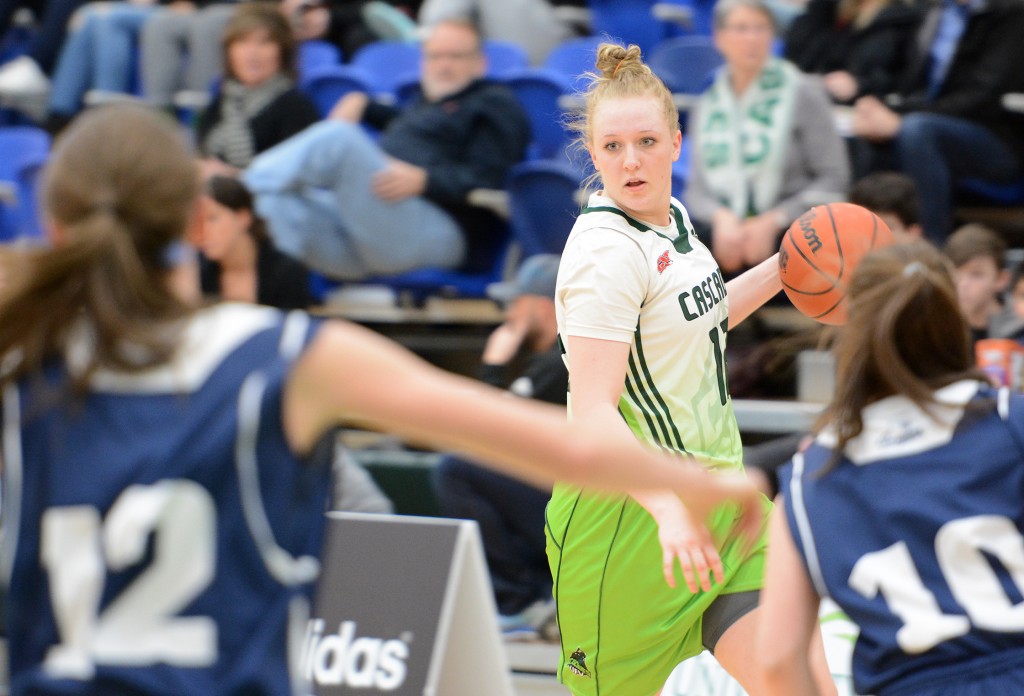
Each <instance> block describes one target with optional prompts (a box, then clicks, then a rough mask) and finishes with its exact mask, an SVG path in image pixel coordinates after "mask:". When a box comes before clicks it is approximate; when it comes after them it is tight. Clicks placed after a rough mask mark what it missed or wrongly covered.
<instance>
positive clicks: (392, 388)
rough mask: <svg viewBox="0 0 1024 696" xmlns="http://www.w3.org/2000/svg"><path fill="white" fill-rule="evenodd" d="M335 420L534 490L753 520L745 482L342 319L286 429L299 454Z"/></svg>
mask: <svg viewBox="0 0 1024 696" xmlns="http://www.w3.org/2000/svg"><path fill="white" fill-rule="evenodd" d="M339 420H340V421H345V422H348V423H353V424H360V425H364V426H368V427H373V428H379V429H381V430H387V431H390V432H394V433H397V434H399V435H401V436H402V437H404V438H407V439H409V440H412V441H415V442H419V443H423V444H427V445H430V446H432V447H435V448H439V449H454V450H458V451H461V452H463V453H465V454H467V455H470V456H472V457H474V458H477V459H481V460H483V461H485V462H488V463H490V464H491V465H492V466H494V467H495V468H499V469H501V470H503V471H505V472H508V473H511V474H513V475H515V476H519V477H520V478H525V479H528V480H530V481H534V482H538V483H550V482H552V481H554V480H566V481H571V482H575V483H578V484H586V485H587V486H591V487H595V486H596V487H600V488H606V489H624V488H633V489H657V488H670V489H673V490H675V491H676V492H678V493H679V494H680V496H681V497H682V498H683V500H684V502H685V503H686V505H687V506H688V507H689V508H691V509H692V510H694V512H695V513H697V514H698V515H699V514H705V513H707V512H708V511H710V509H711V508H712V507H714V506H715V505H716V504H718V503H720V502H722V501H724V500H726V499H728V498H735V499H736V500H737V501H738V502H739V503H740V504H741V505H743V506H744V507H745V508H746V509H749V510H750V511H751V516H752V517H759V514H754V511H755V510H756V507H755V506H756V505H757V504H758V503H757V495H756V493H755V492H754V489H753V487H752V486H750V485H749V484H748V483H747V482H746V481H743V480H741V479H739V478H733V477H726V476H720V475H714V474H709V473H707V472H705V471H703V470H701V468H700V467H698V466H696V465H693V464H690V463H689V462H686V461H682V460H680V459H678V458H669V457H668V456H664V455H662V454H659V453H656V452H654V451H653V450H651V449H649V448H646V447H643V446H642V445H640V444H639V443H638V442H637V441H636V440H635V439H633V438H632V437H630V436H629V435H628V434H627V433H622V432H619V431H618V430H617V429H616V430H608V429H597V428H593V427H588V426H587V425H584V424H578V423H568V422H566V414H565V410H564V409H562V408H558V407H555V406H550V405H547V404H538V403H533V402H526V401H524V400H522V399H510V398H507V397H506V396H504V395H503V394H502V393H501V392H500V391H498V390H494V389H491V388H488V387H486V386H484V385H481V384H479V383H477V382H473V381H470V380H468V379H465V378H461V377H457V376H455V375H451V374H448V373H445V372H443V371H441V370H438V369H436V368H433V367H431V366H429V365H428V364H427V363H425V362H423V361H421V360H420V359H419V358H417V357H415V356H413V355H412V354H410V353H408V352H407V351H405V350H404V349H402V348H400V347H398V346H397V345H395V344H393V343H391V342H390V341H387V340H386V339H384V338H382V337H380V336H378V335H376V334H374V333H372V332H371V331H369V330H366V329H363V328H361V327H358V326H354V325H350V324H346V323H341V322H337V323H331V324H330V325H328V326H325V327H324V328H323V329H322V330H321V332H320V335H319V336H318V337H317V338H316V339H315V340H314V343H313V345H312V346H311V347H310V348H309V351H308V352H307V354H306V355H305V356H304V357H303V358H302V359H301V360H300V362H299V363H298V365H297V366H296V368H295V372H294V373H293V376H292V378H291V381H290V383H289V386H288V390H287V392H286V396H285V427H286V431H287V433H288V434H289V437H290V438H291V440H292V445H293V446H294V447H295V448H296V450H297V451H304V450H306V449H308V448H309V447H311V446H312V444H313V443H314V442H315V441H316V439H317V438H318V437H319V436H320V435H321V434H322V433H323V432H324V431H325V430H326V429H327V428H328V427H330V426H331V425H332V424H334V423H336V422H338V421H339Z"/></svg>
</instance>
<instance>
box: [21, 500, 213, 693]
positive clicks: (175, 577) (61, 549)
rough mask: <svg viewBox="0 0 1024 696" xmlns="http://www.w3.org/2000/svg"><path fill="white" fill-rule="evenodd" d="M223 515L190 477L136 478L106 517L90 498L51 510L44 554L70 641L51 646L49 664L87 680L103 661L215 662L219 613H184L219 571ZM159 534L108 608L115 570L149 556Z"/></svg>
mask: <svg viewBox="0 0 1024 696" xmlns="http://www.w3.org/2000/svg"><path fill="white" fill-rule="evenodd" d="M215 516H216V512H215V506H214V502H213V498H212V497H211V496H210V494H209V493H208V492H207V491H206V489H205V488H203V487H202V486H200V485H199V484H197V483H194V482H192V481H186V480H166V481H160V482H158V483H155V484H153V485H150V486H131V487H130V488H127V489H126V490H125V491H124V492H123V493H122V494H121V495H120V496H119V497H118V499H117V500H116V501H115V502H114V505H113V507H111V509H110V512H109V513H108V514H107V517H106V520H101V519H100V515H99V511H98V510H97V509H96V508H94V507H91V506H88V505H74V506H68V507H57V508H51V509H49V510H47V511H46V512H45V513H44V514H43V521H42V542H41V547H40V556H41V559H40V560H41V561H42V564H43V566H44V567H45V568H46V570H47V572H48V573H49V576H50V601H51V603H52V605H53V611H54V616H55V618H56V622H57V628H58V631H59V632H60V640H61V642H60V644H58V645H55V646H52V647H51V648H50V649H49V650H48V651H47V654H46V659H45V662H44V665H45V668H46V670H47V671H48V672H49V673H50V674H52V675H53V676H55V677H58V678H70V679H88V678H90V677H91V676H92V674H93V673H94V671H95V666H96V665H97V664H106V665H119V666H134V665H148V664H153V663H156V662H164V663H167V664H170V665H177V666H185V667H203V666H208V665H211V664H213V662H214V661H215V660H216V658H217V626H216V624H215V623H214V621H213V619H211V618H209V617H205V616H177V614H178V612H180V611H181V610H182V609H184V608H185V607H186V606H188V605H189V604H190V603H191V602H192V600H194V599H195V597H196V596H197V595H199V593H200V592H201V591H202V590H203V589H204V588H206V587H207V585H209V584H210V582H211V580H212V579H213V576H214V571H215V555H216V539H215V525H216V517H215ZM150 537H152V538H153V543H152V562H151V563H150V565H149V566H148V567H147V568H146V569H145V570H143V572H142V573H141V574H140V575H139V576H138V577H137V578H135V580H133V581H132V583H131V584H130V585H129V586H128V587H127V588H125V589H124V590H123V591H122V592H120V593H119V594H118V595H117V596H116V597H115V598H114V599H113V601H111V602H110V604H109V605H108V606H107V607H106V609H104V610H103V611H102V612H100V601H101V598H102V596H103V584H104V579H105V577H106V573H107V570H108V569H109V570H110V571H113V572H117V571H119V570H124V569H127V568H129V567H130V566H132V565H134V564H136V563H138V562H140V561H142V560H144V558H145V557H146V554H147V551H148V550H149V548H150V544H149V540H150Z"/></svg>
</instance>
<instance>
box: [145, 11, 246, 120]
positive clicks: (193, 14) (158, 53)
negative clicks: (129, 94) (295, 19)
mask: <svg viewBox="0 0 1024 696" xmlns="http://www.w3.org/2000/svg"><path fill="white" fill-rule="evenodd" d="M236 1H237V0H196V1H195V2H185V1H180V2H174V3H172V4H171V5H170V6H169V7H166V8H162V9H161V10H160V11H159V12H157V13H155V14H154V15H153V16H152V17H150V18H149V19H148V20H147V21H146V23H145V24H144V25H143V27H142V36H141V37H140V39H139V64H140V70H141V73H142V94H143V96H145V97H146V99H147V100H148V101H149V103H151V104H153V105H154V106H157V107H160V108H163V109H170V108H171V107H172V105H173V104H174V103H175V95H176V94H177V93H178V92H179V91H184V92H187V93H190V94H189V96H190V98H191V102H192V103H196V104H199V105H201V106H205V105H206V101H204V99H206V100H208V99H209V94H210V86H211V85H212V84H213V81H214V79H215V78H216V77H218V76H219V75H220V74H221V73H222V72H223V70H224V60H223V52H222V51H221V50H220V39H221V37H222V36H223V35H224V28H225V27H226V26H227V24H228V22H229V21H230V20H231V15H232V13H233V12H234V9H235V8H234V5H235V2H236Z"/></svg>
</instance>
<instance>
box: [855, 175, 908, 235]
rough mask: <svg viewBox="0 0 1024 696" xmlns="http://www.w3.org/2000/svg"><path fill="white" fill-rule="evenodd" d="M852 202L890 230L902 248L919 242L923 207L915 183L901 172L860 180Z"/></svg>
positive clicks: (866, 177)
mask: <svg viewBox="0 0 1024 696" xmlns="http://www.w3.org/2000/svg"><path fill="white" fill-rule="evenodd" d="M850 202H851V203H856V204H857V205H860V206H863V207H865V208H867V209H868V210H870V211H872V212H873V213H875V215H877V216H878V217H880V218H882V221H883V222H885V224H886V225H888V226H889V229H890V230H891V231H892V234H893V237H895V239H896V242H897V243H899V244H905V243H907V242H909V241H912V240H914V239H920V238H921V236H922V235H923V233H924V231H923V230H922V229H921V203H920V201H919V200H918V196H917V188H916V187H915V186H914V180H913V179H911V178H910V177H909V176H907V175H906V174H900V173H898V172H876V173H874V174H868V175H867V176H865V177H861V178H860V179H858V180H857V183H855V184H854V185H853V188H852V189H850Z"/></svg>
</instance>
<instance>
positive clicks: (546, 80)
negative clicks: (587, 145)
mask: <svg viewBox="0 0 1024 696" xmlns="http://www.w3.org/2000/svg"><path fill="white" fill-rule="evenodd" d="M502 81H503V82H504V83H505V84H506V85H508V86H509V88H510V89H511V90H512V91H513V92H515V95H516V98H517V99H518V100H519V103H520V104H522V106H523V109H524V110H525V111H526V114H527V116H529V118H530V130H531V139H530V145H529V148H528V149H527V159H544V158H548V157H557V156H559V155H561V154H562V153H563V152H564V151H565V148H566V146H567V145H569V143H570V142H571V140H572V136H571V134H570V133H569V131H568V130H567V129H566V128H565V126H564V115H563V113H562V110H561V108H560V107H559V105H558V100H559V98H561V97H562V96H563V95H565V94H570V93H571V92H572V86H571V83H570V82H569V80H568V79H567V78H566V77H565V76H564V75H562V74H560V73H556V72H554V71H551V70H544V69H541V68H527V69H524V70H519V71H517V72H513V73H509V74H508V75H506V76H505V78H504V80H502Z"/></svg>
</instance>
